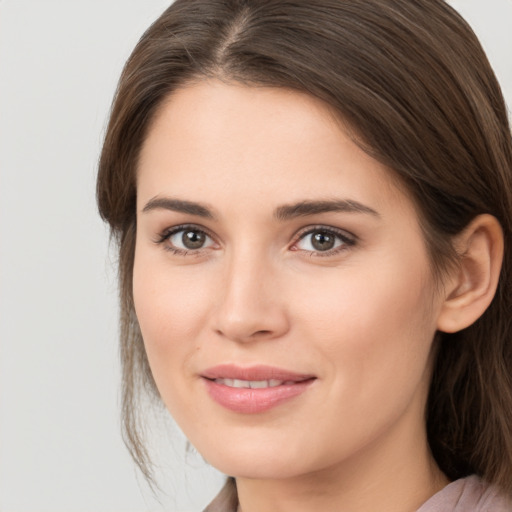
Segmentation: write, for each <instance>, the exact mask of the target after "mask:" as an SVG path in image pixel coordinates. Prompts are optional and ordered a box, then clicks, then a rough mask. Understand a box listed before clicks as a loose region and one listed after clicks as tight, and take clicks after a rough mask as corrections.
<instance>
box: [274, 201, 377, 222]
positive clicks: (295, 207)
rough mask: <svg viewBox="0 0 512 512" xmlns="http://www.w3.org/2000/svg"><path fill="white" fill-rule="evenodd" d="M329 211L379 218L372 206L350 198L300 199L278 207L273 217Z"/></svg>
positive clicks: (289, 217)
mask: <svg viewBox="0 0 512 512" xmlns="http://www.w3.org/2000/svg"><path fill="white" fill-rule="evenodd" d="M329 212H343V213H365V214H369V215H372V216H374V217H378V218H380V215H379V213H377V212H376V211H375V210H374V209H373V208H370V207H369V206H366V205H364V204H362V203H359V202H358V201H354V200H352V199H334V200H327V201H300V202H298V203H294V204H289V205H284V206H280V207H278V208H277V209H276V211H275V213H274V217H275V218H276V219H277V220H280V221H285V220H290V219H294V218H297V217H307V216H309V215H318V214H319V213H329Z"/></svg>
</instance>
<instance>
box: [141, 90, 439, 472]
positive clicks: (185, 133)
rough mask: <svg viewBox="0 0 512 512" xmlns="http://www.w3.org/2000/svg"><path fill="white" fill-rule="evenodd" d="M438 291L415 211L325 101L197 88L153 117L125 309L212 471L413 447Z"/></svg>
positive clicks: (358, 457)
mask: <svg viewBox="0 0 512 512" xmlns="http://www.w3.org/2000/svg"><path fill="white" fill-rule="evenodd" d="M434 290H435V286H434V282H433V278H432V276H431V272H430V266H429V260H428V257H427V252H426V248H425V244H424V240H423V238H422V233H421V230H420V227H419V224H418V218H417V215H416V213H415V210H414V206H413V204H412V202H411V200H410V199H409V198H408V196H407V195H406V194H405V193H404V192H403V191H401V190H400V189H399V187H397V185H396V183H395V181H394V180H393V178H392V177H391V176H390V173H389V171H387V170H386V168H384V167H383V166H382V165H381V164H379V163H378V162H376V161H375V160H373V159H372V158H370V157H369V156H368V155H367V154H365V153H364V152H363V151H362V150H361V149H359V147H358V146H357V145H356V144H354V142H352V140H351V139H350V138H349V137H348V136H347V135H346V133H345V132H344V130H343V128H342V127H341V124H340V123H337V122H336V121H335V119H334V117H333V116H332V115H331V114H330V112H329V110H328V109H327V107H326V106H324V104H323V103H321V102H320V101H319V100H316V99H313V98H311V97H309V96H306V95H303V94H300V93H297V92H293V91H289V90H283V89H272V88H263V87H258V88H256V87H254V88H253V87H247V86H242V85H227V84H223V83H220V82H216V81H211V82H208V81H204V82H201V83H198V84H196V85H193V86H189V87H187V88H184V89H182V90H179V91H177V92H175V93H174V94H173V95H172V96H171V97H170V98H169V100H168V101H167V102H166V103H165V104H164V105H163V107H161V109H160V111H159V114H158V116H157V118H156V120H155V122H154V124H153V125H152V126H151V129H150V131H149V134H148V137H147V139H146V141H145V143H144V146H143V149H142V153H141V159H140V164H139V169H138V186H137V242H136V252H135V267H134V290H133V291H134V299H135V308H136V313H137V317H138V319H139V323H140V327H141V330H142V334H143V338H144V342H145V346H146V350H147V355H148V358H149V362H150V366H151V369H152V372H153V375H154V379H155V382H156V384H157V386H158V389H159V391H160V394H161V397H162V399H163V401H164V402H165V404H166V406H167V407H168V409H169V411H170V412H171V414H172V416H173V417H174V418H175V420H176V421H177V422H178V424H179V425H180V426H181V428H182V429H183V431H184V432H185V434H186V436H187V437H188V438H189V439H190V441H191V442H192V444H193V445H195V447H196V448H197V449H198V450H199V452H200V453H201V454H202V455H203V456H204V457H205V458H206V459H207V460H208V461H209V462H210V463H211V464H213V465H214V466H216V467H217V468H219V469H220V470H221V471H223V472H225V473H227V474H230V475H234V476H239V477H241V476H247V477H253V478H273V477H276V478H277V477H278V478H284V477H287V476H289V477H292V476H297V475H305V474H309V473H313V472H316V471H319V470H321V469H325V468H328V467H330V468H332V467H339V468H343V467H346V468H348V467H350V465H352V467H354V464H359V463H361V461H362V460H363V459H365V460H367V461H369V460H376V459H378V458H381V459H384V460H385V459H386V457H388V459H387V460H389V456H391V454H397V453H398V454H402V455H403V456H404V457H407V456H412V452H413V451H414V449H413V448H411V447H414V446H418V445H419V446H421V447H422V449H423V448H424V446H423V444H422V442H423V441H424V439H425V433H424V429H425V427H424V407H425V401H426V396H427V392H428V385H429V380H430V366H431V364H430V359H431V358H430V357H429V356H430V354H431V346H432V339H433V336H434V333H435V331H436V322H437V316H438V314H439V311H440V308H441V305H442V304H441V302H442V301H441V298H440V296H439V295H437V294H436V293H435V292H434ZM424 444H425V446H426V442H424ZM359 467H360V466H359Z"/></svg>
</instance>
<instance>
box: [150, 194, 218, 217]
mask: <svg viewBox="0 0 512 512" xmlns="http://www.w3.org/2000/svg"><path fill="white" fill-rule="evenodd" d="M152 210H171V211H173V212H179V213H188V214H190V215H196V216H197V217H203V218H205V219H214V218H215V216H214V215H213V213H212V212H211V210H210V208H208V206H206V205H203V204H200V203H195V202H193V201H185V200H183V199H173V198H170V197H154V198H153V199H150V200H149V201H148V202H147V203H146V205H145V206H144V208H143V209H142V211H143V213H146V212H150V211H152Z"/></svg>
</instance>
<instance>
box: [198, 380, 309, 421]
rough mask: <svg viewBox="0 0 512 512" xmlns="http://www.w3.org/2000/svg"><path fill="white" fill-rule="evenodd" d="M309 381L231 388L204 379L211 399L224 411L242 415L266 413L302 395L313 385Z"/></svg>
mask: <svg viewBox="0 0 512 512" xmlns="http://www.w3.org/2000/svg"><path fill="white" fill-rule="evenodd" d="M313 381H314V379H309V380H305V381H301V382H296V383H294V384H283V385H281V386H275V387H271V388H257V389H250V388H232V387H229V386H225V385H224V384H219V383H218V382H215V381H213V380H209V379H204V382H205V383H206V388H207V390H208V393H209V394H210V396H211V398H213V400H215V402H217V403H218V404H220V405H222V406H223V407H225V408H226V409H229V410H231V411H234V412H238V413H243V414H255V413H260V412H265V411H268V410H269V409H272V408H274V407H276V406H278V405H281V404H282V403H283V402H287V401H288V400H291V399H292V398H295V397H296V396H299V395H301V394H302V393H304V392H305V391H306V390H307V389H308V387H309V386H310V385H311V384H312V383H313Z"/></svg>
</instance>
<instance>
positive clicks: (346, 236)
mask: <svg viewBox="0 0 512 512" xmlns="http://www.w3.org/2000/svg"><path fill="white" fill-rule="evenodd" d="M318 231H323V232H326V233H329V234H332V235H334V236H336V237H337V238H339V239H340V240H341V241H342V242H343V243H342V244H341V246H338V247H335V248H333V249H329V250H327V251H307V250H305V249H298V248H295V249H293V248H294V247H295V246H296V245H297V244H298V242H300V241H301V240H303V239H304V238H306V236H308V235H311V234H313V233H315V232H318ZM357 241H358V237H357V236H356V235H354V234H353V233H350V232H349V231H346V230H344V229H340V228H335V227H334V226H326V225H323V224H317V225H313V226H307V227H305V228H303V229H301V230H300V231H299V232H298V233H297V235H296V236H295V241H294V242H293V244H292V246H291V249H292V250H295V251H303V252H307V253H309V254H311V255H312V256H313V255H315V256H332V255H335V254H337V253H339V252H342V251H346V250H347V249H349V248H350V247H353V246H354V245H355V244H356V243H357Z"/></svg>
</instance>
